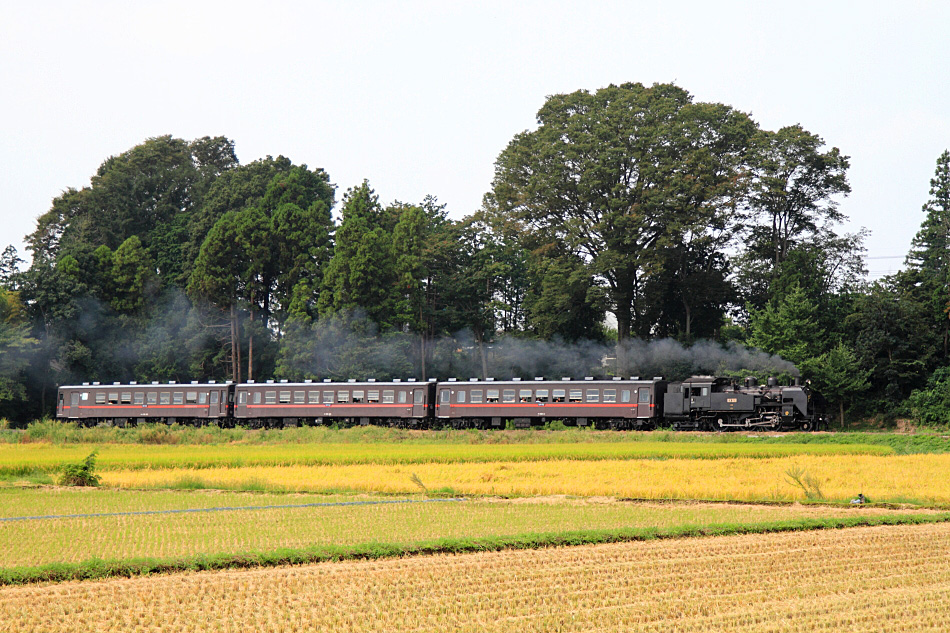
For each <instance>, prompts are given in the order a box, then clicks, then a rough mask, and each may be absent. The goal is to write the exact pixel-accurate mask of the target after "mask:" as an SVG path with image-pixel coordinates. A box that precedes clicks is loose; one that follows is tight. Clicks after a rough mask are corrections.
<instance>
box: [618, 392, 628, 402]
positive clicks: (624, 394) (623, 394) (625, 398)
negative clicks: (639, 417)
mask: <svg viewBox="0 0 950 633" xmlns="http://www.w3.org/2000/svg"><path fill="white" fill-rule="evenodd" d="M620 402H630V390H629V389H624V390H623V391H621V392H620Z"/></svg>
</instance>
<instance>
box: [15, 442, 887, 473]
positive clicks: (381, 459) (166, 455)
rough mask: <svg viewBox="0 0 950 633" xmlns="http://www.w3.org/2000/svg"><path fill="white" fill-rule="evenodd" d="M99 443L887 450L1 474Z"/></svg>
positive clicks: (23, 462)
mask: <svg viewBox="0 0 950 633" xmlns="http://www.w3.org/2000/svg"><path fill="white" fill-rule="evenodd" d="M94 450H96V451H97V455H96V467H97V468H98V469H99V470H101V471H110V470H120V469H121V470H156V469H171V468H187V469H192V470H202V469H211V468H241V467H250V466H334V465H349V464H384V465H398V464H439V463H442V464H454V463H484V462H495V461H509V462H529V461H530V462H535V461H552V460H564V459H572V460H584V461H598V460H605V459H631V460H633V459H636V460H667V459H708V460H717V459H728V458H746V459H768V458H775V457H794V456H799V455H889V454H893V453H894V450H893V449H892V448H891V447H887V446H875V445H860V444H848V445H814V446H812V445H802V444H760V445H756V444H732V445H726V444H716V443H709V444H702V443H691V444H688V443H675V442H632V443H626V444H624V443H582V444H533V445H532V444H521V445H511V444H509V445H505V444H497V445H470V444H441V445H422V444H415V445H411V444H389V443H386V444H291V445H250V444H226V445H217V446H203V445H200V444H185V445H174V446H151V447H143V446H141V445H136V444H109V445H105V446H102V447H97V446H96V445H82V444H76V445H70V446H57V445H51V444H29V445H3V444H0V477H6V478H11V477H18V476H19V477H22V476H28V475H32V474H40V473H56V472H59V471H60V470H61V469H62V468H63V465H64V464H67V463H70V462H77V461H80V460H82V459H83V458H85V457H86V456H87V455H88V454H89V453H91V452H92V451H94Z"/></svg>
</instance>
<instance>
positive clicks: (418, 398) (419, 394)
mask: <svg viewBox="0 0 950 633" xmlns="http://www.w3.org/2000/svg"><path fill="white" fill-rule="evenodd" d="M412 401H413V402H414V403H415V404H424V403H425V401H426V394H425V392H424V391H423V390H422V389H416V390H415V391H414V392H413V393H412Z"/></svg>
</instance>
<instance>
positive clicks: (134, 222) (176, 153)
mask: <svg viewBox="0 0 950 633" xmlns="http://www.w3.org/2000/svg"><path fill="white" fill-rule="evenodd" d="M236 164H237V159H236V158H235V157H234V147H233V143H232V142H231V141H229V140H228V139H226V138H224V137H216V138H209V137H204V138H202V139H198V140H196V141H193V142H190V143H189V142H187V141H184V140H182V139H177V138H173V137H171V136H160V137H156V138H151V139H148V140H147V141H145V142H144V143H142V144H140V145H137V146H136V147H133V148H132V149H130V150H129V151H127V152H124V153H122V154H120V155H118V156H113V157H110V158H109V159H107V160H106V161H105V162H103V163H102V165H101V166H100V167H99V169H98V171H97V172H96V174H95V175H94V176H93V177H92V179H91V182H90V185H89V186H88V187H85V188H83V189H82V190H80V191H76V190H74V189H70V190H67V191H66V192H65V193H64V194H63V195H62V196H60V197H59V198H57V199H56V200H54V201H53V205H52V208H51V209H50V210H49V211H48V212H47V213H46V214H44V215H43V216H41V217H40V218H39V219H38V220H37V228H36V231H34V232H33V233H32V234H31V235H29V236H27V241H28V248H29V249H30V250H31V251H32V252H33V255H34V259H35V258H39V259H50V260H56V259H58V258H59V257H60V255H73V256H75V254H76V251H81V250H83V249H85V248H87V247H89V246H91V247H92V248H93V249H94V248H96V247H98V246H108V247H109V248H110V249H116V248H118V247H119V245H120V244H121V243H122V242H124V241H125V240H126V239H128V238H129V237H131V236H132V235H137V236H139V238H140V240H141V242H142V246H143V247H144V248H145V249H146V250H148V251H149V255H150V256H151V258H152V260H153V261H154V262H155V264H156V268H157V270H158V274H159V277H160V278H161V280H162V282H163V283H164V284H166V285H168V284H172V283H175V282H177V281H179V279H180V277H181V274H182V265H183V262H184V258H183V256H182V255H183V245H184V244H185V243H186V242H187V237H188V232H187V225H188V217H189V215H190V213H191V211H192V209H193V208H194V206H195V205H197V204H199V203H200V200H201V198H202V196H203V195H204V193H205V192H206V190H207V188H208V186H209V184H210V180H211V179H213V178H216V177H217V176H218V175H220V174H221V173H222V172H223V171H226V170H228V169H231V168H232V167H233V166H234V165H236Z"/></svg>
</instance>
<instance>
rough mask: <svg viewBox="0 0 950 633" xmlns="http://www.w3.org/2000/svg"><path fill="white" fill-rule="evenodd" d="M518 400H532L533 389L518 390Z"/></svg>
mask: <svg viewBox="0 0 950 633" xmlns="http://www.w3.org/2000/svg"><path fill="white" fill-rule="evenodd" d="M518 400H519V401H521V402H531V390H530V389H521V390H520V391H518Z"/></svg>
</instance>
